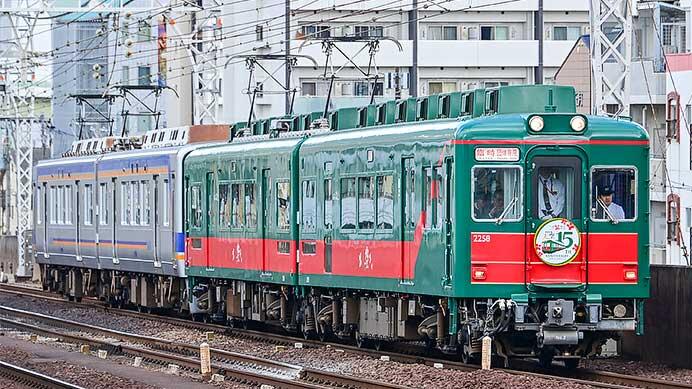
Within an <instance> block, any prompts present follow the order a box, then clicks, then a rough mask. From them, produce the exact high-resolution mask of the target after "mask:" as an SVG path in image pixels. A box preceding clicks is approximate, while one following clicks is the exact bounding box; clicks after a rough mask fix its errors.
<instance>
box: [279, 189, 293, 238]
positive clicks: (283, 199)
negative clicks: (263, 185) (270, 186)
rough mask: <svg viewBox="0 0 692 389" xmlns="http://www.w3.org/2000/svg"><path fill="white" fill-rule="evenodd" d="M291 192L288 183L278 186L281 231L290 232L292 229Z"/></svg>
mask: <svg viewBox="0 0 692 389" xmlns="http://www.w3.org/2000/svg"><path fill="white" fill-rule="evenodd" d="M289 190H290V188H289V184H288V182H278V183H277V184H276V207H277V209H278V213H277V226H278V227H279V230H288V229H290V227H291V219H290V206H291V203H290V195H289Z"/></svg>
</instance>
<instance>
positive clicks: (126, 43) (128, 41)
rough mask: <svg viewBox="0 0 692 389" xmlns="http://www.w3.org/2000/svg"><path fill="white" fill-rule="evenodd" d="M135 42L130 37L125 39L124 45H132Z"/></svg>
mask: <svg viewBox="0 0 692 389" xmlns="http://www.w3.org/2000/svg"><path fill="white" fill-rule="evenodd" d="M134 44H135V41H133V40H132V39H131V38H127V39H125V46H126V47H132V45H134Z"/></svg>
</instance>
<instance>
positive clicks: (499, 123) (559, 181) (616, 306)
mask: <svg viewBox="0 0 692 389" xmlns="http://www.w3.org/2000/svg"><path fill="white" fill-rule="evenodd" d="M534 117H539V115H512V116H506V117H496V118H493V119H491V120H487V121H485V122H483V124H482V126H491V127H495V128H503V130H500V131H496V132H494V136H493V137H497V138H503V139H496V140H489V139H478V138H474V132H475V130H483V129H481V128H477V129H475V130H474V129H473V128H472V126H471V128H468V129H467V131H465V133H464V132H462V134H464V136H463V137H462V138H461V140H457V143H458V144H461V145H464V146H467V147H466V148H463V151H462V153H469V155H467V156H466V159H465V160H467V161H473V165H472V167H471V169H466V171H467V172H469V170H470V172H469V173H470V177H468V178H469V181H468V182H470V188H464V189H466V190H469V191H470V193H471V196H472V197H471V205H470V206H469V207H468V209H467V210H465V211H462V212H461V213H459V214H458V215H459V216H461V217H462V218H463V217H464V216H466V215H464V213H466V212H469V213H470V214H468V216H469V219H471V220H472V223H470V225H469V227H466V228H468V230H467V231H465V232H468V235H467V234H465V233H462V234H459V235H457V239H463V238H464V237H470V239H469V240H468V242H461V241H459V242H458V244H459V245H460V246H459V247H463V246H464V245H468V246H467V248H468V253H469V258H470V263H469V266H468V268H466V269H468V273H466V274H461V277H462V279H466V280H470V284H468V290H466V291H464V292H463V293H462V294H463V295H465V296H473V297H475V298H474V299H466V300H465V301H463V302H461V305H462V309H461V318H460V326H461V327H460V328H459V342H460V347H461V348H462V350H461V352H462V356H469V355H473V354H474V353H477V352H479V351H480V348H479V345H480V342H479V339H480V336H482V335H490V336H492V337H493V340H494V343H493V345H494V351H495V352H496V353H497V354H498V355H500V356H503V357H506V359H508V358H510V357H525V356H538V357H539V358H540V360H541V362H542V363H544V364H549V363H550V362H551V361H552V360H553V359H554V358H555V359H563V360H564V361H565V364H566V365H568V366H576V364H577V362H578V360H579V358H582V357H587V356H593V355H596V354H598V353H599V352H600V348H601V345H602V344H603V342H605V340H606V339H607V338H616V337H617V336H618V333H621V332H622V331H637V333H641V332H642V331H643V319H642V318H643V311H642V309H643V299H644V298H646V297H648V286H649V285H648V282H649V263H648V260H649V255H648V185H647V177H648V140H647V138H646V133H645V132H644V130H643V129H642V128H641V127H639V126H638V125H636V124H633V123H630V122H625V121H621V120H615V119H606V118H597V117H590V118H586V117H583V116H580V115H575V114H540V118H539V119H533V118H534ZM574 118H578V119H576V121H577V122H576V123H575V121H574ZM532 119H533V121H532ZM530 123H531V124H530ZM582 125H583V128H581V126H582ZM575 127H576V128H577V129H580V130H579V131H576V130H575V129H574V128H575ZM481 133H482V134H484V135H483V136H484V137H485V138H488V135H487V134H488V132H487V129H485V131H481V132H476V134H481ZM462 157H463V156H462ZM458 160H462V161H463V160H464V159H463V158H459V159H458ZM460 173H462V174H463V172H460ZM469 173H467V174H469ZM460 220H463V219H460ZM460 228H461V229H462V230H463V228H464V227H463V226H460ZM462 251H463V250H462ZM479 312H486V314H487V315H486V316H483V315H482V314H480V315H479ZM479 316H483V317H479ZM477 319H483V320H485V321H479V320H477Z"/></svg>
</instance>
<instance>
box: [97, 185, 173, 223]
mask: <svg viewBox="0 0 692 389" xmlns="http://www.w3.org/2000/svg"><path fill="white" fill-rule="evenodd" d="M170 193H171V186H170V184H169V182H168V179H167V178H166V179H164V180H163V201H162V202H161V203H162V204H161V207H162V208H163V216H162V218H163V225H164V226H166V227H168V225H169V223H170V220H169V216H168V196H170ZM106 223H108V221H107V220H106Z"/></svg>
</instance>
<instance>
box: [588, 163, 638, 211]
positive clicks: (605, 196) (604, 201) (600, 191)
mask: <svg viewBox="0 0 692 389" xmlns="http://www.w3.org/2000/svg"><path fill="white" fill-rule="evenodd" d="M636 185H637V176H636V171H635V170H634V168H631V167H624V168H620V167H618V168H614V167H595V168H593V169H592V170H591V219H593V220H595V221H626V220H630V221H631V220H634V219H635V218H636V216H637V201H636Z"/></svg>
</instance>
